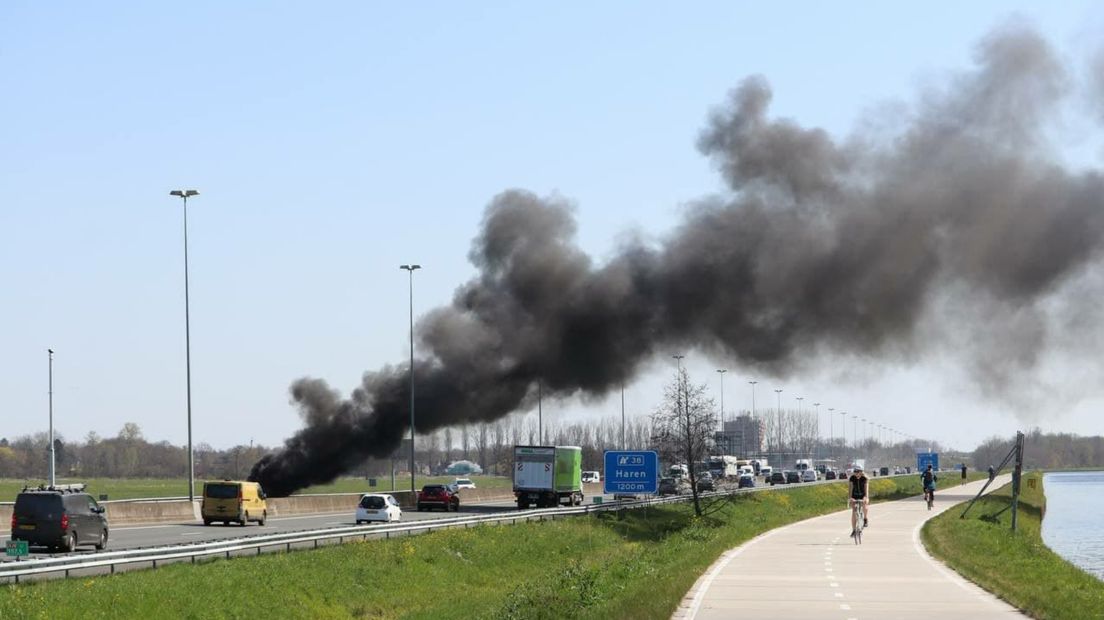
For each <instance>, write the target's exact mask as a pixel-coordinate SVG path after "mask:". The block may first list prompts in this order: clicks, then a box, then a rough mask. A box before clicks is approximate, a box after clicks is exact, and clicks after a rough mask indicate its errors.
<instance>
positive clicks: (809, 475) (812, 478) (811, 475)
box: [801, 469, 817, 482]
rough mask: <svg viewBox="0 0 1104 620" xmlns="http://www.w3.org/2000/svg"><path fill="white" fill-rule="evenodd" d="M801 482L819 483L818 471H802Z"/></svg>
mask: <svg viewBox="0 0 1104 620" xmlns="http://www.w3.org/2000/svg"><path fill="white" fill-rule="evenodd" d="M801 481H802V482H816V481H817V472H816V470H815V469H805V470H802V471H801Z"/></svg>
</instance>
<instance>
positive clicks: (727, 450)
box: [717, 368, 732, 454]
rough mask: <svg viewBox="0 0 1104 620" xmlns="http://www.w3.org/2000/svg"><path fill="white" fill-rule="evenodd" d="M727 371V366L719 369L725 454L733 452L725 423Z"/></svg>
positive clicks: (722, 434) (722, 436) (722, 435)
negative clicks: (725, 379) (725, 381)
mask: <svg viewBox="0 0 1104 620" xmlns="http://www.w3.org/2000/svg"><path fill="white" fill-rule="evenodd" d="M726 372H728V369H727V368H718V369H717V374H719V375H721V438H722V439H724V445H725V447H724V453H725V454H732V451H731V450H730V449H729V445H728V434H727V433H725V425H724V376H725V373H726Z"/></svg>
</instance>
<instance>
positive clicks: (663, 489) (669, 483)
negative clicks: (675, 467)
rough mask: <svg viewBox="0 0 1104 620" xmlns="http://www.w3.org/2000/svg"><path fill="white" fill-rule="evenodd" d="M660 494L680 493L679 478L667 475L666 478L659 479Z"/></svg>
mask: <svg viewBox="0 0 1104 620" xmlns="http://www.w3.org/2000/svg"><path fill="white" fill-rule="evenodd" d="M658 491H659V494H660V495H678V494H679V481H678V478H672V477H671V476H667V477H666V478H660V479H659V489H658Z"/></svg>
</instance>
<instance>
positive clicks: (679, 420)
mask: <svg viewBox="0 0 1104 620" xmlns="http://www.w3.org/2000/svg"><path fill="white" fill-rule="evenodd" d="M706 390H707V387H706V385H705V384H702V385H690V376H689V374H688V373H687V372H686V370H685V369H680V371H679V373H678V377H677V378H676V380H675V381H674V382H672V383H669V384H668V385H667V386H666V387H664V389H663V402H662V404H660V406H659V407H657V408H656V410H655V412H654V413H652V416H651V422H652V444H653V445H654V446H655V448H656V451H657V452H658V453H659V455H660V457H661V458H662V459H664V460H666V461H668V462H673V463H678V462H684V463H686V468H687V470H688V472H689V475H690V492H691V494H692V497H693V501H694V514H696V515H698V516H699V517H700V516H701V515H702V503H701V499H700V497H699V496H698V473H699V472H698V464H699V463H701V462H702V461H704V460H705V458H706V457H707V456H708V455H709V451H710V449H711V448H712V441H713V431H714V429H716V428H717V408H716V405H715V404H714V402H713V399H712V398H709V397H707V396H706Z"/></svg>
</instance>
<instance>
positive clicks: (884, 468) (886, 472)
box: [878, 467, 889, 476]
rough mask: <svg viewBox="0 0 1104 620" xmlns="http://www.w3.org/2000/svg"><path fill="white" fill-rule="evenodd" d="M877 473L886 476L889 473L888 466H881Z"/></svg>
mask: <svg viewBox="0 0 1104 620" xmlns="http://www.w3.org/2000/svg"><path fill="white" fill-rule="evenodd" d="M878 474H879V475H882V476H888V475H889V468H888V467H883V468H881V469H879V470H878Z"/></svg>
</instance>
